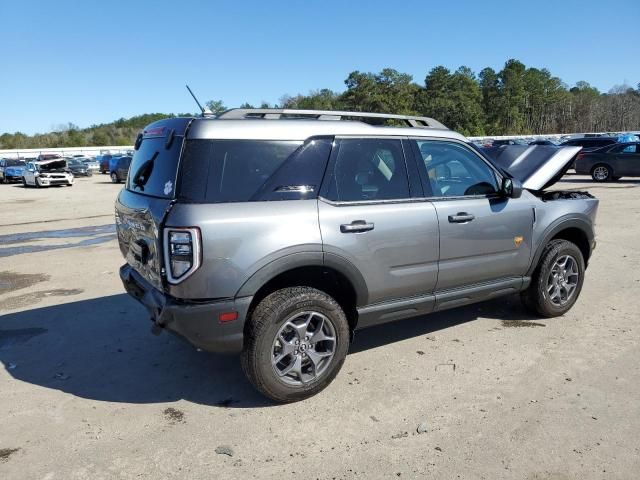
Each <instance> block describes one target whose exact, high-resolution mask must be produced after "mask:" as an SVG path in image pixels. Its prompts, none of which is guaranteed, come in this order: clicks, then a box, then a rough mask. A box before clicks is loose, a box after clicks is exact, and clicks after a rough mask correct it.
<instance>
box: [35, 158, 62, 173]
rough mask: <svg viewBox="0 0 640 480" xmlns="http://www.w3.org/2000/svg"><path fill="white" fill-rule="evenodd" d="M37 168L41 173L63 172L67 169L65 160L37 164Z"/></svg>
mask: <svg viewBox="0 0 640 480" xmlns="http://www.w3.org/2000/svg"><path fill="white" fill-rule="evenodd" d="M38 168H39V169H40V170H41V171H43V172H50V171H53V170H63V169H65V168H67V161H66V160H62V159H59V160H45V161H42V162H38Z"/></svg>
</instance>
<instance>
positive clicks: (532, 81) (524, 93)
mask: <svg viewBox="0 0 640 480" xmlns="http://www.w3.org/2000/svg"><path fill="white" fill-rule="evenodd" d="M344 83H345V90H344V91H342V92H336V91H333V90H331V89H326V88H323V89H320V90H315V91H312V92H310V93H309V94H307V95H303V94H298V95H284V96H283V97H282V98H281V99H280V101H279V103H278V104H276V105H270V104H268V103H266V102H263V103H262V104H261V105H260V107H262V108H265V107H279V108H298V109H315V110H350V111H363V112H384V113H396V114H405V115H420V116H428V117H433V118H435V119H437V120H438V121H440V122H442V123H444V124H445V125H447V126H448V127H449V128H451V129H453V130H457V131H459V132H461V133H463V134H465V135H469V136H484V135H487V136H491V135H518V134H546V133H575V132H607V131H611V132H619V131H627V130H638V129H640V83H639V84H638V85H637V88H635V89H634V88H633V87H631V86H628V85H618V86H615V87H613V88H612V89H611V90H609V91H608V92H606V93H605V92H600V91H599V90H598V89H597V88H595V87H592V86H591V85H589V83H587V82H585V81H580V82H577V83H576V84H575V85H574V86H573V87H569V86H567V85H566V84H565V83H564V82H562V80H561V79H560V78H558V77H555V76H553V75H552V74H551V72H550V71H549V70H547V69H545V68H542V69H538V68H534V67H527V66H525V65H524V64H523V63H522V62H520V61H518V60H515V59H511V60H508V61H507V62H506V63H505V65H504V67H503V68H502V70H500V71H495V70H494V69H492V68H489V67H487V68H484V69H483V70H481V71H480V72H479V73H478V74H476V73H474V72H473V71H472V70H471V69H470V68H468V67H465V66H461V67H459V68H458V69H457V70H455V71H451V70H449V69H447V68H445V67H443V66H437V67H435V68H433V69H431V71H429V72H428V73H427V75H426V77H425V79H424V82H423V83H422V84H419V83H416V82H415V81H414V79H413V77H412V76H411V75H409V74H407V73H401V72H398V71H397V70H394V69H392V68H385V69H383V70H382V71H381V72H379V73H371V72H359V71H354V72H352V73H350V74H349V76H348V77H347V78H346V80H345V81H344ZM207 106H208V107H209V108H210V109H211V110H212V111H213V112H214V113H219V112H221V111H224V110H225V109H226V107H225V105H224V103H223V102H222V101H220V100H211V101H209V102H207ZM241 107H244V108H253V106H252V105H250V104H248V103H245V104H243V105H241ZM181 115H185V114H181ZM186 115H192V114H186ZM171 116H175V115H173V114H163V113H153V114H145V115H139V116H135V117H132V118H129V119H124V118H121V119H119V120H116V121H115V122H112V123H107V124H101V125H92V126H91V127H88V128H82V129H81V128H78V127H77V126H75V125H73V124H68V125H65V126H63V127H61V128H58V129H56V131H53V132H50V133H44V134H36V135H26V134H24V133H20V132H16V133H4V134H2V135H0V149H16V148H52V147H74V146H103V145H132V144H133V142H134V140H135V137H136V135H137V134H138V132H139V131H140V129H142V128H143V127H144V126H145V125H147V124H149V123H151V122H153V121H155V120H158V119H161V118H166V117H171Z"/></svg>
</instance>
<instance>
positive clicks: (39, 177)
mask: <svg viewBox="0 0 640 480" xmlns="http://www.w3.org/2000/svg"><path fill="white" fill-rule="evenodd" d="M22 184H23V185H24V186H25V187H30V186H34V187H38V188H39V187H49V186H52V185H67V186H69V187H71V186H73V174H72V173H71V172H70V171H69V170H68V169H67V162H66V160H64V159H62V158H59V159H53V160H44V161H41V162H29V163H27V167H26V168H25V170H24V173H23V176H22Z"/></svg>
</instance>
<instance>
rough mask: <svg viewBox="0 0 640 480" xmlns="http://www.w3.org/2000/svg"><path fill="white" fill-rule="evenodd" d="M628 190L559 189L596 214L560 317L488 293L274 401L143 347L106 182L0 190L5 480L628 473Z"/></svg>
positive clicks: (203, 365)
mask: <svg viewBox="0 0 640 480" xmlns="http://www.w3.org/2000/svg"><path fill="white" fill-rule="evenodd" d="M639 185H640V181H637V180H630V181H624V180H623V181H621V182H618V183H615V184H605V185H593V184H591V183H590V182H589V181H588V179H586V178H585V177H577V176H568V177H566V178H565V179H564V180H563V181H562V182H561V183H560V184H558V187H561V188H574V189H579V188H582V189H588V190H589V191H590V192H591V193H592V194H594V195H596V196H598V197H599V198H600V201H601V203H600V210H599V217H598V226H597V239H598V248H597V249H596V251H595V254H594V256H593V258H592V261H591V264H590V266H589V269H588V270H587V278H586V281H585V285H584V289H583V291H582V295H581V297H580V299H579V301H578V303H577V304H576V306H575V307H574V308H573V309H572V310H571V312H569V313H568V314H567V315H566V316H564V317H562V318H557V319H552V320H546V319H544V320H541V319H538V318H535V317H533V316H531V315H530V314H529V313H527V312H526V311H524V310H523V309H522V308H521V306H520V304H519V301H518V299H517V298H506V299H505V298H502V299H498V300H495V301H492V302H488V303H483V304H478V305H474V306H470V307H466V308H461V309H458V310H451V311H447V312H444V313H439V314H434V315H431V316H428V317H421V318H417V319H412V320H406V321H403V322H397V323H392V324H388V325H383V326H380V327H375V328H372V329H369V330H365V331H362V332H358V334H357V335H356V340H355V342H354V344H353V345H352V348H351V353H350V354H349V356H348V358H347V360H346V362H345V365H344V367H343V369H342V371H341V373H340V374H339V375H338V377H337V378H336V380H335V381H334V382H333V384H332V385H331V386H330V387H329V388H328V389H327V390H325V391H324V392H323V393H321V394H320V395H318V396H316V397H314V398H312V399H310V400H307V401H304V402H300V403H296V404H292V405H284V406H280V405H273V404H271V403H269V402H268V401H266V400H265V399H264V398H262V397H261V396H260V395H259V394H257V393H256V392H254V391H253V390H252V388H251V386H250V385H249V383H248V382H247V381H246V380H245V378H244V376H243V374H242V372H241V370H240V366H239V361H238V359H237V358H236V357H225V356H216V355H211V354H207V353H202V352H197V351H196V350H195V349H193V348H192V347H190V346H189V345H188V344H186V343H184V342H183V341H181V340H180V339H178V338H176V337H173V336H171V335H168V334H166V333H164V334H162V335H161V336H159V337H155V336H153V335H152V334H151V333H150V323H149V322H148V320H147V316H146V313H145V311H144V309H143V308H142V307H141V306H139V305H138V304H137V303H136V302H134V301H133V300H131V299H129V298H128V297H127V296H126V295H125V294H123V289H122V286H121V284H120V281H119V279H118V273H117V271H118V267H119V266H120V265H121V263H122V258H121V255H120V252H119V249H118V247H117V243H116V241H115V234H114V230H113V227H112V224H113V201H114V199H115V197H116V195H117V192H118V190H119V188H120V187H119V186H117V185H112V184H111V183H109V179H108V178H107V177H106V176H103V175H96V176H94V177H93V178H89V179H78V181H77V184H76V185H75V186H74V187H72V188H68V187H60V188H51V189H38V190H36V189H23V188H22V187H21V186H16V185H0V200H1V203H2V204H3V214H2V216H1V217H0V314H1V315H0V362H1V363H2V366H3V367H4V368H3V369H0V478H3V479H34V478H42V479H73V478H82V479H86V478H91V479H101V478H151V479H157V478H190V479H204V478H293V477H304V478H306V479H315V478H320V479H334V478H336V479H342V478H367V479H370V478H445V479H451V478H465V479H476V478H477V479H480V478H484V479H491V480H493V479H502V478H504V479H515V478H517V479H540V480H541V479H554V480H560V479H602V478H617V479H633V478H638V472H640V403H639V402H638V398H640V348H639V346H638V340H639V338H640V328H638V326H637V323H636V322H637V320H638V316H639V313H640V295H639V294H640V255H639V253H638V252H639V250H638V241H639V239H640V189H639V188H636V187H637V186H639Z"/></svg>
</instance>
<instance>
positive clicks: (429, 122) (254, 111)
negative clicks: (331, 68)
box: [216, 108, 447, 129]
mask: <svg viewBox="0 0 640 480" xmlns="http://www.w3.org/2000/svg"><path fill="white" fill-rule="evenodd" d="M216 118H218V119H224V120H239V119H248V118H262V119H269V120H279V119H282V118H289V119H290V118H298V119H301V118H312V119H316V120H342V119H343V118H379V119H385V120H400V121H403V122H404V123H406V124H407V125H408V126H409V127H414V128H442V129H447V127H446V126H445V125H443V124H442V123H440V122H438V121H437V120H435V119H433V118H430V117H416V116H413V115H394V114H390V113H371V112H345V111H337V110H298V109H291V108H232V109H231V110H227V111H226V112H222V113H221V114H219V115H218V116H216Z"/></svg>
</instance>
